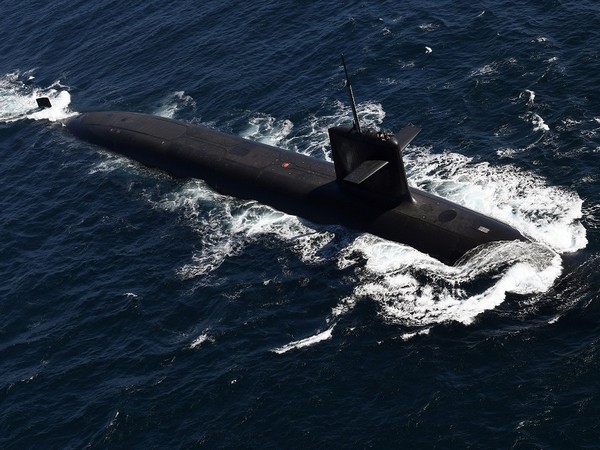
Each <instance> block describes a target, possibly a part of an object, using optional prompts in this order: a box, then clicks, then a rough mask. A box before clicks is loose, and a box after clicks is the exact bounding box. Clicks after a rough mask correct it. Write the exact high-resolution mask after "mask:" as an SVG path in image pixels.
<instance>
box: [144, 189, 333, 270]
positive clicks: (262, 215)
mask: <svg viewBox="0 0 600 450" xmlns="http://www.w3.org/2000/svg"><path fill="white" fill-rule="evenodd" d="M149 201H150V202H151V203H154V204H155V205H156V206H157V207H160V208H162V209H167V210H177V211H180V212H182V213H183V215H184V217H185V218H186V220H187V222H188V223H189V224H190V226H191V227H192V228H193V229H194V230H195V232H196V233H197V235H198V237H199V241H200V242H199V243H200V245H199V250H198V251H197V252H195V253H194V255H193V256H192V262H191V263H189V264H186V265H185V266H183V267H182V268H181V269H180V270H179V276H180V277H181V278H183V279H190V278H195V277H200V276H203V275H206V274H209V273H211V272H213V271H214V270H216V269H218V268H219V267H220V266H221V265H222V264H223V262H224V261H225V260H226V259H227V258H230V257H232V256H236V255H239V254H240V253H241V252H242V251H243V250H244V248H245V247H246V246H247V245H248V244H249V243H252V242H255V241H257V240H258V239H261V238H263V237H265V236H272V237H275V239H277V240H279V241H280V242H281V243H282V245H283V246H285V247H286V248H288V249H290V250H292V251H293V252H295V253H296V254H297V255H298V256H299V257H300V259H301V260H302V261H304V262H306V263H309V264H317V263H320V262H322V261H323V258H324V257H323V256H321V255H320V250H321V249H322V248H323V247H324V246H325V245H327V244H328V243H329V242H330V241H331V240H332V239H333V237H334V233H333V232H332V231H329V229H328V228H327V227H324V228H322V229H313V228H310V227H309V226H307V225H304V224H303V223H301V221H300V219H299V218H297V217H295V216H291V215H288V214H285V213H282V212H279V211H276V210H274V209H272V208H270V207H268V206H265V205H262V204H260V203H257V202H255V201H245V200H240V199H236V198H232V197H229V196H225V195H220V194H218V193H216V192H215V191H213V190H212V189H211V188H210V187H208V186H207V185H206V184H205V183H203V182H202V181H199V180H192V181H189V182H187V183H186V184H185V185H184V186H183V187H182V188H181V189H180V190H179V191H177V192H172V193H171V194H169V195H167V196H166V197H165V198H163V199H162V200H160V201H159V202H152V201H151V200H149ZM330 228H331V229H335V228H336V227H330Z"/></svg>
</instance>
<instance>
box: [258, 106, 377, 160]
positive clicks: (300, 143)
mask: <svg viewBox="0 0 600 450" xmlns="http://www.w3.org/2000/svg"><path fill="white" fill-rule="evenodd" d="M356 108H357V112H358V120H359V121H360V124H361V127H363V128H372V129H375V130H379V129H380V126H381V123H382V122H383V119H384V118H385V111H384V110H383V107H382V106H381V104H380V103H374V102H364V103H359V104H358V105H357V107H356ZM351 117H352V110H351V107H350V105H347V104H345V103H343V102H340V101H336V102H334V103H333V112H332V113H331V114H323V115H320V116H310V117H309V118H308V122H307V123H306V124H303V125H302V126H299V127H298V130H297V132H296V133H295V134H294V136H292V137H289V138H288V139H283V140H282V141H281V142H280V145H281V146H282V147H284V148H287V149H289V150H292V151H296V152H298V153H302V154H305V155H309V156H314V157H317V158H322V159H325V160H326V161H330V162H331V161H332V158H331V147H330V145H329V134H328V132H327V130H328V128H330V127H334V126H342V125H344V126H348V125H350V124H351V119H350V118H351ZM265 132H267V133H269V131H268V130H265Z"/></svg>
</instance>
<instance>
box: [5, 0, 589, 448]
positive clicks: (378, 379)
mask: <svg viewBox="0 0 600 450" xmlns="http://www.w3.org/2000/svg"><path fill="white" fill-rule="evenodd" d="M342 53H344V55H345V58H346V62H347V63H348V66H349V73H350V76H351V80H352V85H353V88H354V94H355V96H356V99H357V103H358V113H359V117H360V120H361V122H362V124H363V126H364V127H367V126H369V127H375V128H378V129H382V130H392V131H398V130H399V129H400V128H401V127H402V126H404V125H405V124H407V123H409V122H410V123H413V124H415V125H417V126H419V127H421V128H422V129H423V130H422V132H421V133H420V134H419V136H418V137H417V138H416V139H415V140H414V141H413V143H412V144H411V146H409V147H408V148H407V150H406V151H405V163H406V166H407V170H408V174H409V181H410V183H411V184H412V185H413V186H417V187H419V188H421V189H424V190H427V191H429V192H433V193H435V194H436V195H439V196H442V197H445V198H448V199H450V200H452V201H454V202H457V203H460V204H462V205H465V206H467V207H469V208H471V209H474V210H477V211H480V212H482V213H485V214H487V215H489V216H492V217H495V218H497V219H500V220H502V221H504V222H507V223H508V224H510V225H512V226H513V227H515V228H517V229H518V230H519V231H521V233H523V234H524V235H526V236H527V237H528V238H529V239H530V240H531V242H527V243H523V242H521V243H518V242H503V243H497V244H491V245H488V246H486V247H485V248H483V249H480V251H478V252H476V253H474V254H472V255H470V256H468V257H466V258H465V259H463V260H461V261H460V262H459V263H458V264H456V265H454V266H447V265H444V264H442V263H441V262H439V261H437V260H435V259H433V258H431V257H429V256H428V255H425V254H423V253H420V252H418V251H417V250H415V249H413V248H410V247H408V246H405V245H401V244H397V243H393V242H388V241H385V240H383V239H380V238H377V237H375V236H372V235H369V234H365V233H360V232H357V231H355V230H350V229H347V228H344V227H342V226H323V225H316V224H313V223H311V222H308V221H306V220H304V219H302V218H298V217H294V216H289V215H286V214H284V213H281V212H279V211H276V210H273V209H271V208H270V207H267V206H264V205H261V204H259V203H256V202H253V201H248V200H241V199H236V198H231V197H227V196H224V195H221V194H219V193H217V192H215V191H213V190H211V189H210V188H209V187H208V186H207V185H206V184H205V183H204V182H203V181H202V180H185V179H183V180H182V179H174V178H171V177H170V176H168V175H166V174H164V173H161V172H160V171H157V170H151V169H147V168H144V167H142V166H140V165H139V164H137V163H134V162H132V161H129V160H127V159H125V158H123V157H120V156H116V155H113V154H111V153H109V152H107V151H105V150H104V149H102V148H99V147H95V146H93V145H91V144H88V143H85V142H82V141H79V140H77V139H76V138H75V137H73V136H72V135H70V134H69V133H68V132H67V130H66V128H65V127H64V120H65V119H66V118H68V117H70V116H73V115H76V114H78V113H80V112H84V111H90V110H126V111H138V112H144V113H150V114H157V115H161V116H165V117H171V118H175V119H179V120H183V121H187V122H192V123H198V124H204V125H208V126H210V127H213V128H215V129H217V130H220V131H224V132H227V133H231V134H234V135H238V136H242V137H246V138H249V139H253V140H257V141H260V142H264V143H268V144H272V145H276V146H279V147H283V148H286V149H289V150H290V151H293V152H300V153H304V154H307V155H311V156H314V157H316V158H322V159H325V160H331V151H330V148H329V145H328V139H327V127H329V126H332V125H340V124H345V125H349V124H350V123H351V117H352V115H351V109H350V106H349V101H348V96H347V92H346V91H345V87H344V82H343V69H342V67H341V61H340V55H341V54H342ZM599 85H600V4H599V3H598V2H597V1H595V0H532V1H528V2H514V1H506V0H494V1H491V0H484V1H479V2H471V1H466V0H458V1H448V0H439V1H416V0H409V1H405V2H394V1H381V2H365V1H349V2H334V1H331V0H322V1H319V2H307V1H304V2H301V1H285V0H284V1H273V0H255V1H253V2H233V1H228V0H203V1H202V2H192V1H190V0H187V1H183V0H180V1H177V0H173V1H158V0H149V1H144V2H118V1H114V0H96V1H94V2H91V1H82V0H71V1H68V2H67V1H64V0H56V1H53V2H42V1H37V0H29V1H24V2H23V1H19V2H17V1H14V0H4V1H3V2H1V5H0V193H1V194H0V237H1V238H0V258H1V263H0V448H3V449H40V448H56V449H80V448H92V449H115V448H119V449H121V448H122V449H130V448H169V449H170V448H207V449H212V448H273V449H283V448H302V449H304V448H377V449H378V448H407V449H411V448H439V449H450V448H452V449H454V448H456V449H465V448H472V449H481V448H499V449H508V448H514V449H530V448H543V449H575V448H599V447H600V295H599V291H600V278H599V277H598V266H599V264H600V230H599V228H600V216H599V214H600V175H599V170H598V167H599V162H600V88H599ZM39 96H48V97H50V99H51V101H52V103H53V104H54V106H53V107H52V108H51V109H48V110H43V111H38V110H37V109H36V105H35V98H36V97H39Z"/></svg>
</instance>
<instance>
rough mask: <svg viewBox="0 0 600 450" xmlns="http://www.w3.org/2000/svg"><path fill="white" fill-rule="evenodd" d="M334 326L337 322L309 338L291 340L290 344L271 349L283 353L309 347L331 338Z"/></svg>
mask: <svg viewBox="0 0 600 450" xmlns="http://www.w3.org/2000/svg"><path fill="white" fill-rule="evenodd" d="M334 328H335V324H333V325H331V326H330V327H329V328H328V329H326V330H325V331H323V332H321V333H317V334H315V335H314V336H309V337H307V338H304V339H300V340H299V341H293V342H290V343H289V344H286V345H284V346H282V347H277V348H274V349H273V350H271V351H272V352H274V353H278V354H282V353H286V352H289V351H290V350H296V349H299V348H303V347H309V346H311V345H314V344H317V343H319V342H322V341H326V340H328V339H331V336H332V333H333V329H334Z"/></svg>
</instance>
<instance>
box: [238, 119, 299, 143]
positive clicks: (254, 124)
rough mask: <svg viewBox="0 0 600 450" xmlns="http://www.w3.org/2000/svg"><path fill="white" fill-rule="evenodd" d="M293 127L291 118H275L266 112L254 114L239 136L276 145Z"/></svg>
mask: <svg viewBox="0 0 600 450" xmlns="http://www.w3.org/2000/svg"><path fill="white" fill-rule="evenodd" d="M292 128H294V124H293V123H292V121H291V120H287V119H286V120H281V121H280V120H276V119H275V118H274V117H272V116H269V115H268V114H254V115H253V116H252V117H251V118H250V120H249V126H248V128H246V130H245V131H244V132H242V134H241V136H242V137H243V138H246V139H251V140H253V141H257V142H261V143H263V144H267V145H273V146H278V145H281V143H282V141H284V139H285V138H286V137H287V136H288V135H289V134H290V132H291V131H292Z"/></svg>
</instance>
